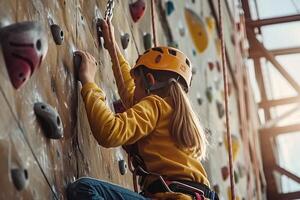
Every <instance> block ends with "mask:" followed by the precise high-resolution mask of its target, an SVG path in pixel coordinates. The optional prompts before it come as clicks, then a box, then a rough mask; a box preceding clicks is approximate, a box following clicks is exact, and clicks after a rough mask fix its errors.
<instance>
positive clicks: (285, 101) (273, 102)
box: [258, 96, 300, 108]
mask: <svg viewBox="0 0 300 200" xmlns="http://www.w3.org/2000/svg"><path fill="white" fill-rule="evenodd" d="M292 103H300V96H294V97H286V98H282V99H273V100H268V101H261V102H259V103H258V106H259V108H269V107H274V106H280V105H286V104H292Z"/></svg>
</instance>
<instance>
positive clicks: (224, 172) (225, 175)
mask: <svg viewBox="0 0 300 200" xmlns="http://www.w3.org/2000/svg"><path fill="white" fill-rule="evenodd" d="M221 173H222V178H223V180H224V181H225V180H226V179H227V178H228V176H229V169H228V167H227V166H224V167H222V168H221Z"/></svg>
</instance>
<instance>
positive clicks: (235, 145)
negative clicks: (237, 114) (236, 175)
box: [224, 133, 240, 161]
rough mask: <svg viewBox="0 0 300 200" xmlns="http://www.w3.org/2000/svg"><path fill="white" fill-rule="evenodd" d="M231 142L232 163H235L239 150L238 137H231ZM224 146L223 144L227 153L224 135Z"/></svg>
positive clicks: (225, 136) (225, 135)
mask: <svg viewBox="0 0 300 200" xmlns="http://www.w3.org/2000/svg"><path fill="white" fill-rule="evenodd" d="M231 141H232V156H233V161H235V159H236V156H237V154H238V151H239V150H240V142H239V139H238V137H237V136H235V135H231ZM224 144H225V148H226V151H227V153H228V142H227V134H225V133H224Z"/></svg>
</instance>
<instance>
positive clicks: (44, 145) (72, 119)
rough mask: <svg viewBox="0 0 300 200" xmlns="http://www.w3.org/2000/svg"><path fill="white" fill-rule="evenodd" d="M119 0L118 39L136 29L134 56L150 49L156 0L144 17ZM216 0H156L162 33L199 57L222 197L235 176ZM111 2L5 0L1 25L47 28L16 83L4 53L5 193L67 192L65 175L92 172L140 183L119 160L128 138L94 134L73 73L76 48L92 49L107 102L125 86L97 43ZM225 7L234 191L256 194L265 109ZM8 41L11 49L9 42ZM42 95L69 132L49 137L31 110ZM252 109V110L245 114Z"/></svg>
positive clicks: (1, 145) (0, 85)
mask: <svg viewBox="0 0 300 200" xmlns="http://www.w3.org/2000/svg"><path fill="white" fill-rule="evenodd" d="M115 2H116V5H115V8H114V15H113V20H112V23H113V25H114V26H115V36H116V40H117V42H118V43H119V45H120V44H121V41H120V36H121V35H122V34H124V33H128V34H129V35H130V42H129V46H128V48H127V49H126V50H122V51H123V53H124V56H125V57H126V58H127V59H128V61H129V63H130V64H131V65H133V64H134V63H135V60H136V59H137V57H138V55H139V54H141V53H143V51H144V50H145V49H144V45H143V35H144V34H145V33H152V32H151V31H152V29H151V13H150V0H147V1H146V3H147V7H146V12H145V16H144V17H143V18H142V19H141V20H140V21H139V22H137V23H134V22H133V20H132V19H131V16H130V11H129V7H128V5H129V4H130V3H132V2H134V1H133V0H116V1H115ZM167 2H168V3H170V4H172V5H173V6H174V10H173V11H172V12H166V10H168V9H169V8H170V7H168V4H167ZM216 2H217V1H206V0H195V1H190V0H187V1H182V0H173V1H157V6H156V11H157V15H156V17H155V20H156V24H157V37H158V41H159V43H160V44H162V45H167V44H168V43H171V42H173V43H177V45H178V48H179V49H181V50H182V51H183V52H185V53H186V54H187V55H188V57H189V58H190V59H191V61H192V64H193V67H194V70H193V71H194V77H193V84H192V89H191V92H190V94H189V96H190V99H191V101H192V103H193V106H194V109H195V111H196V112H197V114H198V115H199V117H200V119H201V121H202V123H203V126H204V127H205V128H206V129H208V130H209V131H208V137H209V141H210V147H209V155H208V159H207V160H206V161H205V162H204V165H205V167H206V169H207V172H208V175H209V179H210V180H211V186H214V187H215V189H217V190H219V193H220V195H221V198H222V199H228V190H229V189H228V188H229V178H228V177H227V178H226V177H224V179H223V177H222V173H221V168H222V167H224V166H226V165H228V164H227V163H228V158H227V157H228V153H227V151H226V145H225V144H226V142H225V133H226V127H225V125H226V123H225V117H224V116H222V115H221V116H219V113H218V108H217V104H218V103H219V104H221V105H222V104H224V90H223V79H222V73H221V70H220V68H219V67H218V65H219V66H220V63H221V57H220V49H219V36H218V27H217V23H216V20H215V18H214V17H215V16H214V15H215V13H216V12H217V9H216V8H217V4H216ZM169 6H170V5H169ZM105 9H106V1H105V0H57V1H55V0H45V1H42V0H15V1H9V0H2V1H1V2H0V10H1V11H0V25H1V27H5V26H7V25H10V24H13V23H16V22H23V21H38V22H40V23H41V24H42V25H43V27H44V28H45V30H46V33H47V37H48V53H47V55H46V57H45V60H44V61H43V63H42V65H41V67H40V68H39V69H38V70H36V71H35V72H34V73H33V75H32V76H31V78H30V80H29V81H28V82H27V83H26V84H25V85H24V86H22V87H21V88H20V89H18V90H15V89H14V88H13V87H12V84H11V83H10V79H9V75H8V73H7V70H6V67H5V66H6V64H5V62H4V58H3V54H0V66H1V67H0V89H1V93H0V105H1V112H0V120H1V122H0V155H1V159H2V160H1V163H0V175H1V176H0V177H1V179H0V199H55V197H56V198H57V199H66V197H65V187H66V185H67V184H68V183H69V182H71V181H73V180H75V179H76V178H78V177H81V176H92V177H95V178H100V179H104V180H108V181H112V182H114V183H118V184H121V185H123V186H125V187H128V188H132V179H131V174H130V173H127V174H126V175H124V176H122V175H121V174H120V173H119V169H118V161H119V160H122V159H125V160H127V156H126V154H125V153H124V152H123V151H122V150H121V148H112V149H105V148H102V147H100V146H99V145H98V144H97V142H96V141H95V140H94V138H93V136H92V135H91V132H90V128H89V125H88V121H87V118H86V114H85V108H84V105H83V103H82V99H81V96H80V87H81V86H80V84H79V82H78V81H77V80H76V78H75V69H74V66H73V52H74V51H75V50H76V49H85V50H87V51H89V52H90V53H92V55H93V56H95V58H96V59H97V61H99V63H100V66H99V71H98V73H97V76H96V81H97V83H98V84H99V85H100V86H101V87H102V88H103V89H104V90H105V92H106V95H107V105H108V106H110V107H111V108H112V109H113V106H112V103H113V102H114V101H115V100H117V99H118V94H117V91H116V85H115V81H114V77H113V74H112V70H111V61H110V57H109V55H108V53H107V51H106V50H105V49H104V48H103V47H102V46H101V45H99V44H98V38H97V33H96V19H97V18H101V17H103V16H104V12H105ZM223 10H224V24H225V25H224V26H225V37H226V45H227V52H228V54H227V55H228V59H229V64H230V65H229V68H228V69H229V71H230V72H231V73H230V90H231V94H230V96H229V100H230V102H229V111H230V117H231V130H232V135H233V137H234V138H235V139H234V141H235V144H236V145H237V146H239V149H238V151H237V153H236V159H235V161H234V168H235V171H236V183H237V186H236V191H237V194H238V197H239V199H243V198H244V199H257V198H260V194H257V193H258V192H256V191H257V188H260V187H261V185H260V179H259V176H260V170H259V168H260V167H258V170H256V168H257V167H253V166H259V165H260V158H259V156H258V154H259V153H258V152H259V150H258V147H257V141H256V140H257V137H256V134H257V132H256V128H257V116H256V115H254V114H253V113H255V109H254V108H255V107H254V106H255V105H254V102H253V101H252V96H251V92H250V88H249V86H248V85H247V71H246V70H245V68H244V67H245V66H244V63H243V57H242V56H243V53H244V52H243V51H242V50H243V49H241V48H240V45H239V44H240V43H242V41H240V40H242V39H241V38H242V36H241V35H242V33H237V35H238V36H237V38H238V39H237V40H238V41H235V42H236V44H237V42H238V43H239V44H237V45H236V46H234V41H233V37H232V35H233V33H234V32H235V29H234V27H235V26H236V24H235V23H234V22H233V21H232V19H231V18H230V11H229V10H230V9H229V8H228V6H226V5H225V4H224V7H223ZM169 11H170V10H169ZM187 11H188V12H189V13H191V12H193V13H194V14H196V18H197V20H196V22H197V23H196V24H192V28H191V29H189V28H188V23H190V22H189V20H186V12H187ZM53 23H55V24H58V25H59V26H60V27H61V28H62V30H63V32H64V41H63V44H62V45H56V44H55V42H54V40H53V37H52V34H51V31H50V25H51V24H53ZM199 26H200V28H201V30H202V31H203V32H202V35H201V34H200V35H198V36H199V37H198V36H197V38H196V40H193V39H192V37H191V36H192V32H193V30H195V29H197V27H198V28H199ZM203 34H204V35H203ZM205 34H206V36H205ZM204 36H205V37H204ZM2 39H3V38H2ZM198 39H199V42H200V45H201V44H203V43H207V45H204V46H205V47H203V49H202V50H201V51H199V49H197V44H195V41H198ZM202 42H203V43H202ZM196 43H197V42H196ZM120 46H121V45H120ZM236 47H237V48H236ZM2 51H5V49H3V48H2ZM235 81H236V82H235ZM237 83H238V84H237ZM245 88H247V89H248V91H249V92H248V93H247V94H245V93H244V90H245ZM245 99H248V101H247V102H248V104H249V105H250V108H251V109H249V110H246V107H247V106H245V102H244V101H245ZM40 101H42V102H45V103H48V104H50V105H52V106H53V107H54V108H55V109H56V110H57V111H58V113H59V114H60V117H61V121H62V123H63V128H64V137H63V138H62V139H60V140H50V139H48V138H46V137H45V134H44V133H43V129H42V128H41V126H40V124H39V122H38V121H37V118H36V116H35V114H34V111H33V105H34V103H36V102H40ZM249 105H248V106H249ZM221 107H222V106H221ZM246 112H247V113H248V114H249V115H250V116H251V118H249V117H248V118H247V116H244V115H245V113H246ZM241 113H242V114H241ZM243 113H244V114H243ZM245 130H247V131H245ZM249 144H250V145H249ZM249 146H251V147H249ZM249 148H250V149H251V148H252V150H249ZM250 151H252V154H250ZM253 153H254V154H253ZM253 160H255V162H257V163H255V162H254V161H253ZM15 168H21V169H22V168H24V169H27V171H28V180H29V184H28V186H27V187H26V188H25V189H23V190H22V191H18V190H16V188H15V186H14V184H13V180H12V177H11V169H15ZM259 193H260V192H259Z"/></svg>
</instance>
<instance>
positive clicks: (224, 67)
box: [218, 0, 235, 200]
mask: <svg viewBox="0 0 300 200" xmlns="http://www.w3.org/2000/svg"><path fill="white" fill-rule="evenodd" d="M218 9H219V25H220V37H221V49H222V55H221V58H222V64H221V65H222V71H223V81H224V93H225V95H224V96H225V114H226V130H227V131H226V135H227V142H228V158H229V173H230V189H231V199H232V200H235V188H234V176H233V159H232V141H231V133H230V120H229V111H228V77H227V67H226V57H225V56H226V55H225V50H226V49H225V43H224V30H223V18H222V5H221V1H220V0H218Z"/></svg>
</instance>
